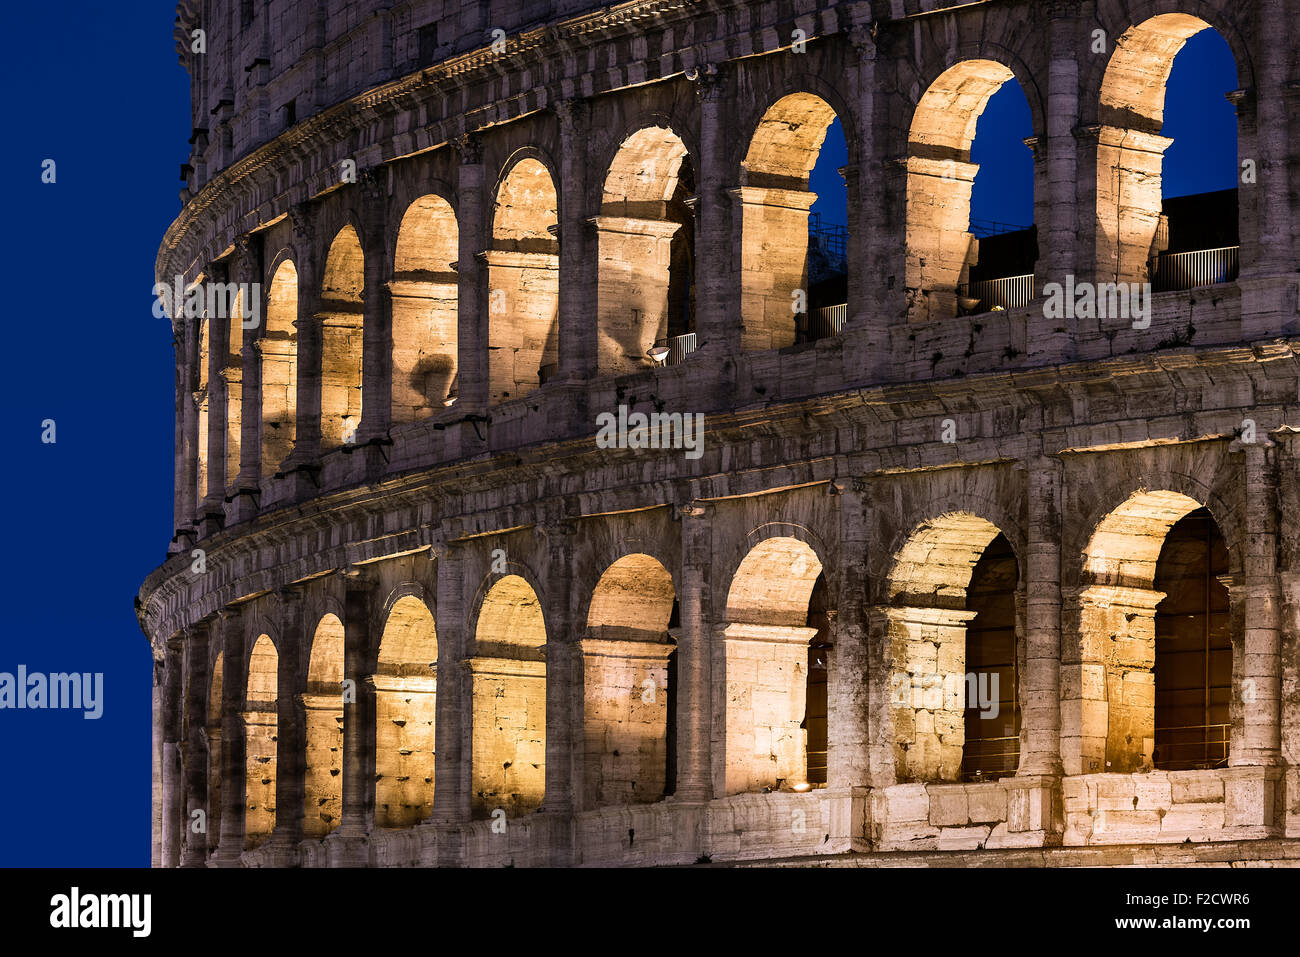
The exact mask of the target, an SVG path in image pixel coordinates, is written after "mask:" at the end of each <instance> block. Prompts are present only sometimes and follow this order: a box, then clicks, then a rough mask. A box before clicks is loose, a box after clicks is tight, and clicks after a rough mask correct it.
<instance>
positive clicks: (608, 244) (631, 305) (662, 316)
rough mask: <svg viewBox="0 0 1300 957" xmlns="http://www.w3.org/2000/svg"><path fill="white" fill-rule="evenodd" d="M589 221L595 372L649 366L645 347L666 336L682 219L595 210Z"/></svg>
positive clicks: (610, 371) (625, 370) (608, 372)
mask: <svg viewBox="0 0 1300 957" xmlns="http://www.w3.org/2000/svg"><path fill="white" fill-rule="evenodd" d="M591 223H592V225H593V226H595V229H596V243H595V245H596V258H597V260H598V261H599V262H600V263H601V269H600V277H599V281H598V287H599V291H598V293H597V295H596V301H597V319H596V323H597V328H598V329H599V330H600V336H599V339H600V343H599V347H598V354H597V356H596V363H597V366H598V369H599V372H600V374H601V375H613V374H619V375H621V374H626V373H630V372H635V371H637V370H638V369H646V368H649V367H650V366H651V365H653V362H652V360H651V359H650V358H649V357H648V356H647V355H646V353H647V350H649V349H650V348H651V347H652V346H653V345H654V344H655V340H657V339H665V338H667V336H668V308H669V304H668V278H669V264H670V261H671V249H672V239H673V234H674V233H676V232H677V230H678V229H680V228H681V225H680V224H679V223H674V222H671V221H669V220H659V219H637V218H633V217H629V216H597V217H595V218H594V219H592V220H591ZM701 281H703V280H702V279H701ZM587 321H588V323H589V324H590V321H591V320H590V319H588V320H587Z"/></svg>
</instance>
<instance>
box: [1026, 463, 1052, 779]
mask: <svg viewBox="0 0 1300 957" xmlns="http://www.w3.org/2000/svg"><path fill="white" fill-rule="evenodd" d="M1025 483H1026V486H1027V498H1028V506H1029V529H1028V541H1027V542H1026V546H1025V649H1024V654H1025V659H1024V661H1025V665H1024V672H1023V673H1022V675H1021V678H1020V688H1019V697H1020V721H1021V729H1020V741H1021V746H1020V767H1019V769H1018V770H1017V772H1016V773H1017V774H1019V775H1055V776H1059V775H1060V774H1061V772H1062V766H1061V534H1062V530H1061V464H1060V462H1059V461H1057V460H1055V459H1051V458H1048V457H1046V456H1038V457H1035V458H1033V459H1032V460H1031V461H1030V462H1028V463H1027V465H1026V469H1025Z"/></svg>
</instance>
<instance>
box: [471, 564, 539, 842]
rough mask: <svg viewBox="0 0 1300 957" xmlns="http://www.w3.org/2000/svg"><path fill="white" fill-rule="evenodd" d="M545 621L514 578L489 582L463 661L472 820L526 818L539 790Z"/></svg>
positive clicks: (533, 598) (530, 594)
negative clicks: (471, 651) (469, 711)
mask: <svg viewBox="0 0 1300 957" xmlns="http://www.w3.org/2000/svg"><path fill="white" fill-rule="evenodd" d="M545 644H546V622H545V619H544V617H543V614H542V608H541V602H540V601H539V600H538V598H537V593H536V592H534V591H533V588H532V586H531V585H529V584H528V582H527V581H525V580H524V579H523V578H521V577H520V576H519V575H506V576H504V577H502V578H499V579H497V581H496V582H495V583H494V584H493V585H492V587H491V588H490V589H489V590H488V591H487V594H486V595H484V597H483V601H482V603H481V605H480V606H479V609H478V620H477V622H476V625H475V631H474V645H475V655H474V657H472V658H470V659H469V661H468V665H469V669H470V680H471V699H472V702H473V715H472V719H471V723H472V731H471V755H472V758H471V763H472V768H471V777H472V781H471V793H472V807H473V812H474V814H475V816H478V817H486V816H488V815H490V814H491V813H492V811H494V810H496V809H498V808H499V809H502V810H504V811H505V812H506V814H507V816H512V817H513V816H517V815H520V814H526V813H528V812H529V811H532V810H534V809H536V808H537V807H538V806H539V805H540V804H541V802H542V797H543V795H544V794H545V790H546V663H545V660H544V657H543V653H544V647H545Z"/></svg>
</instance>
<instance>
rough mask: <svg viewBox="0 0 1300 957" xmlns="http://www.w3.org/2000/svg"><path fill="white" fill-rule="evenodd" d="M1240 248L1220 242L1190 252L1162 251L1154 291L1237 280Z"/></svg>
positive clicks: (1168, 290)
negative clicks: (1218, 244)
mask: <svg viewBox="0 0 1300 957" xmlns="http://www.w3.org/2000/svg"><path fill="white" fill-rule="evenodd" d="M1240 252H1241V247H1240V246H1220V247H1219V248H1218V249H1197V250H1194V251H1193V252H1188V253H1161V254H1160V257H1159V258H1158V259H1157V260H1156V272H1155V275H1154V276H1153V277H1152V279H1151V287H1152V289H1153V291H1155V292H1173V291H1174V290H1177V289H1195V288H1197V287H1198V286H1213V285H1216V284H1217V283H1221V282H1234V281H1235V280H1236V278H1237V275H1238V273H1239V272H1240V269H1241V263H1240V256H1239V254H1240Z"/></svg>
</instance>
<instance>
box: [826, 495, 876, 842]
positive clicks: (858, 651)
mask: <svg viewBox="0 0 1300 957" xmlns="http://www.w3.org/2000/svg"><path fill="white" fill-rule="evenodd" d="M831 488H832V491H835V492H836V493H837V494H836V498H835V504H836V510H837V512H838V514H839V527H840V544H839V547H840V555H839V562H838V565H839V574H838V575H837V576H836V579H835V582H836V592H835V607H834V609H832V611H833V612H834V613H833V614H831V613H830V612H828V615H829V617H830V644H831V647H830V648H829V649H827V655H828V658H827V667H828V669H829V671H828V674H827V676H826V678H827V688H826V729H827V735H826V736H827V745H826V746H827V755H826V790H825V793H824V798H825V800H826V801H827V810H828V814H829V820H830V827H831V837H830V842H829V843H830V844H831V846H830V847H828V848H827V851H828V852H830V853H842V852H844V851H852V850H859V851H861V850H866V849H867V847H868V837H869V823H870V822H869V813H868V806H869V805H868V800H867V791H868V787H869V785H870V784H871V772H870V765H869V762H868V755H869V750H868V746H869V744H870V731H869V717H868V715H869V712H870V707H871V704H870V700H869V694H870V687H871V677H872V673H871V669H870V666H869V663H868V655H867V618H866V607H865V603H866V596H867V587H868V581H867V554H868V549H869V548H870V541H869V536H870V531H869V528H868V524H867V515H866V505H867V502H868V501H869V495H870V487H869V486H868V484H867V483H866V482H865V481H864V480H861V479H849V480H843V481H840V480H837V481H835V482H834V483H833V484H832V486H831Z"/></svg>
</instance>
